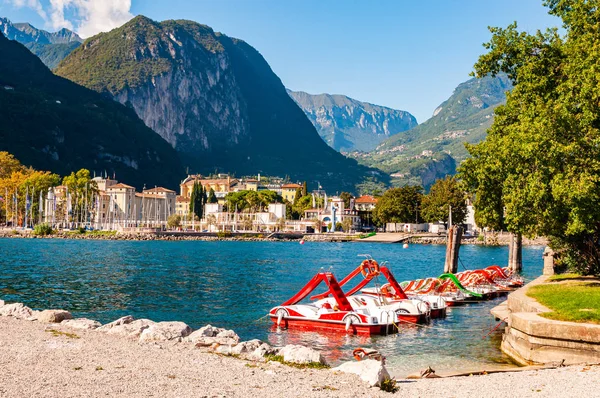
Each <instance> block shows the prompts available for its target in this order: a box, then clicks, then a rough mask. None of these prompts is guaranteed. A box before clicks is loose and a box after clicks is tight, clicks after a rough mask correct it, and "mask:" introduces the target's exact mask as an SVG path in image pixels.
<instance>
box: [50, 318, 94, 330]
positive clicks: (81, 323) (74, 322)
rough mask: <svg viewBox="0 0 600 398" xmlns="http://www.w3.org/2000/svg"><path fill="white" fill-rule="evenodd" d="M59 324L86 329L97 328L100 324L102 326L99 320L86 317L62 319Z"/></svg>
mask: <svg viewBox="0 0 600 398" xmlns="http://www.w3.org/2000/svg"><path fill="white" fill-rule="evenodd" d="M60 324H61V325H65V326H67V327H70V328H72V329H87V330H92V329H97V328H99V327H100V326H102V324H101V323H100V322H98V321H95V320H93V319H87V318H76V319H66V320H64V321H62V322H61V323H60Z"/></svg>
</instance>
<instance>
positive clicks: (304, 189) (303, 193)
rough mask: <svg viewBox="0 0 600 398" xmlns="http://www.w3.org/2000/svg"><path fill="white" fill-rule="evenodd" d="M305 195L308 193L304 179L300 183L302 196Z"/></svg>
mask: <svg viewBox="0 0 600 398" xmlns="http://www.w3.org/2000/svg"><path fill="white" fill-rule="evenodd" d="M306 195H308V188H307V185H306V181H304V182H303V183H302V196H306Z"/></svg>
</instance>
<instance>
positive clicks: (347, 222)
mask: <svg viewBox="0 0 600 398" xmlns="http://www.w3.org/2000/svg"><path fill="white" fill-rule="evenodd" d="M352 224H353V223H352V218H350V217H346V218H344V219H343V220H342V229H343V230H344V232H350V231H351V230H352Z"/></svg>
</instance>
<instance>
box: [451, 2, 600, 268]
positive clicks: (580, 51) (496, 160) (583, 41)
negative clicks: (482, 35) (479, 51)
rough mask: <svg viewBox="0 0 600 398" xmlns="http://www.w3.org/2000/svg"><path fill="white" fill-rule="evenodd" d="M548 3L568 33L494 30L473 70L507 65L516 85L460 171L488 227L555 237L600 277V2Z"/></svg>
mask: <svg viewBox="0 0 600 398" xmlns="http://www.w3.org/2000/svg"><path fill="white" fill-rule="evenodd" d="M545 4H546V6H548V7H549V9H550V14H552V15H554V16H557V17H560V18H561V19H562V21H563V29H564V32H565V34H564V36H561V35H560V34H559V32H558V30H557V29H549V30H547V31H545V32H540V31H538V32H537V33H535V34H533V35H531V34H527V33H524V32H519V31H517V25H516V23H514V24H511V25H509V26H508V27H507V28H506V29H502V28H491V29H490V30H491V33H492V39H491V40H490V42H489V43H487V44H485V47H486V49H487V50H489V51H488V53H487V54H484V55H482V56H481V57H480V58H479V60H478V62H477V64H476V65H475V72H476V75H477V76H478V77H481V76H485V75H487V74H492V75H495V74H498V73H501V72H505V73H507V74H508V76H509V77H510V78H511V79H512V81H513V83H514V89H513V91H512V92H511V93H509V94H507V101H506V105H504V106H500V107H498V108H497V109H496V112H495V113H496V116H495V119H494V123H493V125H492V127H491V128H490V129H489V131H488V135H487V138H486V139H485V140H484V141H482V142H481V143H480V144H478V145H475V146H468V150H469V153H470V154H471V156H472V158H470V159H468V160H466V161H465V162H464V163H463V164H462V165H461V168H460V173H461V176H462V178H463V179H464V180H465V181H466V182H467V184H468V187H469V189H470V190H471V191H472V192H473V193H474V195H475V196H474V197H475V201H474V206H475V209H476V220H477V222H478V223H480V224H481V225H482V226H488V227H492V228H495V229H499V228H506V229H507V230H509V231H511V232H513V233H516V234H523V235H527V236H534V235H543V236H548V237H550V238H551V245H552V246H553V248H555V249H562V250H563V252H562V254H561V257H560V259H561V261H563V262H564V264H566V265H570V266H573V267H574V268H576V270H577V271H579V272H583V273H585V274H596V275H600V211H598V203H600V177H599V176H600V145H598V142H599V139H600V129H599V126H600V90H598V89H597V87H598V86H600V74H598V72H597V71H598V70H599V68H600V53H599V50H598V48H600V33H599V31H598V22H597V21H598V20H599V19H600V7H598V5H599V4H598V1H591V0H590V1H588V0H548V1H547V2H546V3H545Z"/></svg>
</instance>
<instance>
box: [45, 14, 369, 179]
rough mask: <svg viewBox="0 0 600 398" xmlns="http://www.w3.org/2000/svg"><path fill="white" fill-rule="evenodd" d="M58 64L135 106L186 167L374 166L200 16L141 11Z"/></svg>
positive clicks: (339, 174) (360, 175) (341, 175)
mask: <svg viewBox="0 0 600 398" xmlns="http://www.w3.org/2000/svg"><path fill="white" fill-rule="evenodd" d="M55 72H56V73H57V74H58V75H60V76H63V77H65V78H68V79H70V80H72V81H74V82H76V83H79V84H81V85H83V86H86V87H88V88H91V89H93V90H96V91H98V92H101V93H104V94H106V95H109V96H111V97H112V98H114V99H115V100H117V101H119V102H121V103H122V104H125V105H126V106H128V107H131V108H132V109H134V110H135V112H136V113H137V114H138V115H139V117H140V118H141V119H142V120H143V121H144V122H145V123H146V125H147V126H148V127H150V128H151V129H153V130H154V131H155V132H156V133H158V134H159V135H160V136H161V137H163V138H164V139H165V140H166V141H168V142H169V143H170V144H171V145H172V146H173V147H174V148H175V149H176V150H177V151H178V152H179V153H180V155H181V157H182V159H183V160H184V164H185V165H186V166H189V167H190V169H191V170H193V171H197V172H214V171H216V170H217V171H223V172H230V173H235V174H238V175H240V174H256V173H263V174H270V175H280V174H282V173H283V174H287V175H289V176H290V177H291V178H292V179H298V180H307V181H309V183H311V184H314V183H316V182H317V181H319V182H321V183H322V184H323V185H326V186H327V188H328V189H332V190H338V189H339V190H342V189H346V190H353V189H354V186H355V184H356V183H358V182H360V181H362V180H363V179H364V178H365V177H367V176H370V177H373V176H375V177H377V175H378V172H377V171H375V170H373V169H369V168H367V167H364V166H360V165H358V164H357V163H356V161H354V160H352V159H347V158H345V157H344V156H342V155H340V154H339V153H337V152H336V151H334V150H333V149H331V148H329V147H328V146H327V145H326V144H325V143H324V142H323V140H321V138H320V137H319V135H318V134H317V132H316V130H315V128H314V127H313V125H312V124H311V123H310V121H309V120H308V119H307V118H306V116H305V114H304V113H303V112H302V110H301V109H300V108H299V107H298V106H297V105H296V103H295V102H294V101H293V100H292V99H291V98H290V97H289V96H288V95H287V93H286V89H285V87H284V86H283V84H282V83H281V81H280V79H279V78H278V77H277V76H276V75H275V73H273V71H272V70H271V68H270V67H269V65H268V63H267V62H266V61H265V59H264V58H263V57H262V56H261V54H260V53H259V52H258V51H257V50H255V49H254V48H252V47H251V46H250V45H248V44H247V43H245V42H244V41H242V40H239V39H235V38H230V37H228V36H225V35H223V34H221V33H218V32H214V31H213V30H212V29H211V28H210V27H208V26H205V25H201V24H198V23H195V22H192V21H184V20H178V21H164V22H155V21H152V20H150V19H148V18H146V17H143V16H138V17H136V18H134V19H132V20H131V21H129V22H128V23H126V24H125V25H123V26H121V27H120V28H117V29H114V30H112V31H111V32H108V33H101V34H99V35H97V36H94V37H92V38H90V39H88V40H86V41H85V43H83V45H82V46H81V47H79V48H78V49H76V50H75V51H73V52H72V53H71V54H70V55H69V56H68V57H67V58H65V59H64V60H63V61H62V62H61V63H60V64H59V66H58V67H57V69H56V70H55Z"/></svg>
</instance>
